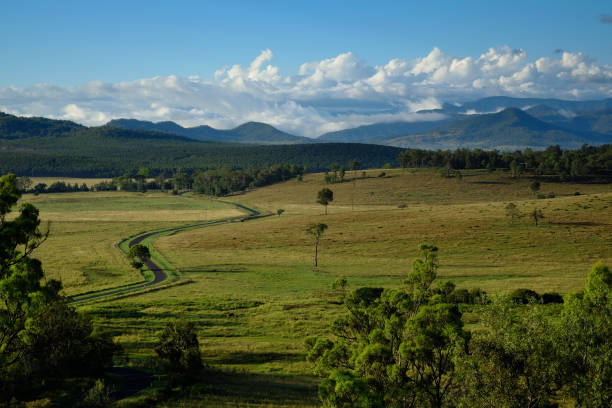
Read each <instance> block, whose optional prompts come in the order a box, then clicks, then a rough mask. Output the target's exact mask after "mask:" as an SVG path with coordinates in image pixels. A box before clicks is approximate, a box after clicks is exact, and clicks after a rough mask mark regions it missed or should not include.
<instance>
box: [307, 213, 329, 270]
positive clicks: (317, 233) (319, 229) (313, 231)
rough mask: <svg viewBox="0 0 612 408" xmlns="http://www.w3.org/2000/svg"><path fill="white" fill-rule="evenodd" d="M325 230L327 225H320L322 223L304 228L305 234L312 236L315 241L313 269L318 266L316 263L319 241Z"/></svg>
mask: <svg viewBox="0 0 612 408" xmlns="http://www.w3.org/2000/svg"><path fill="white" fill-rule="evenodd" d="M326 229H327V224H322V223H317V224H310V225H309V226H308V227H307V228H306V232H307V233H308V234H310V235H312V236H313V237H314V240H315V255H314V266H315V267H317V266H319V263H318V255H319V240H320V239H321V236H322V235H323V233H324V232H325V230H326Z"/></svg>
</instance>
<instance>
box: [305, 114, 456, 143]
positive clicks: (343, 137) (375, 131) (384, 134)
mask: <svg viewBox="0 0 612 408" xmlns="http://www.w3.org/2000/svg"><path fill="white" fill-rule="evenodd" d="M449 121H450V119H443V120H432V121H426V122H425V121H424V122H391V123H375V124H373V125H365V126H359V127H356V128H351V129H345V130H339V131H336V132H328V133H324V134H322V135H321V136H319V137H318V138H317V140H318V141H320V142H343V143H381V144H384V140H385V139H389V138H392V137H395V136H402V135H407V134H413V133H422V132H427V131H429V130H432V129H434V128H435V127H437V126H440V125H442V124H444V123H447V122H449Z"/></svg>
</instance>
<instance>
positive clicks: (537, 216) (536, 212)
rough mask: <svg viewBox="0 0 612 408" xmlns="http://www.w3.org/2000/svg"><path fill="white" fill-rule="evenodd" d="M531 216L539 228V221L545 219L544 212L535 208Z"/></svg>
mask: <svg viewBox="0 0 612 408" xmlns="http://www.w3.org/2000/svg"><path fill="white" fill-rule="evenodd" d="M530 215H531V218H533V221H534V222H535V225H536V227H537V226H538V221H539V220H541V219H542V218H544V214H543V213H542V210H540V209H538V208H534V209H533V211H532V212H531V214H530Z"/></svg>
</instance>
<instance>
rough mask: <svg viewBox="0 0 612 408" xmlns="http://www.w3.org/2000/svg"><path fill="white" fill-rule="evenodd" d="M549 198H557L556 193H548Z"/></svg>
mask: <svg viewBox="0 0 612 408" xmlns="http://www.w3.org/2000/svg"><path fill="white" fill-rule="evenodd" d="M546 197H547V198H555V193H548V195H547V196H546Z"/></svg>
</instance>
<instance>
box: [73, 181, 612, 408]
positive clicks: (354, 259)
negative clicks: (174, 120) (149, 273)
mask: <svg viewBox="0 0 612 408" xmlns="http://www.w3.org/2000/svg"><path fill="white" fill-rule="evenodd" d="M385 172H386V173H387V176H389V177H377V176H378V175H379V174H380V173H381V170H376V171H369V172H368V176H369V177H368V178H365V179H358V180H356V181H355V183H354V184H353V183H352V182H351V181H349V182H345V183H342V184H334V185H329V186H328V187H330V188H331V189H332V190H333V191H334V193H335V200H334V202H333V203H332V204H331V205H330V206H329V215H327V216H325V215H322V214H323V208H322V206H320V205H318V204H316V203H315V198H316V192H317V191H318V190H320V189H321V188H323V187H324V186H326V185H325V184H324V183H323V179H322V175H308V176H306V177H305V178H304V181H303V182H297V181H295V180H292V181H288V182H286V183H283V184H279V185H275V186H269V187H266V188H261V189H258V190H256V191H252V192H249V193H246V194H244V195H240V196H236V197H232V198H231V199H232V201H236V202H241V203H244V204H247V205H251V206H256V207H258V208H261V209H265V210H269V211H275V210H276V209H277V208H283V209H285V210H286V212H285V213H284V214H283V215H282V216H280V217H276V216H275V217H269V218H264V219H259V220H254V221H249V222H246V223H234V224H226V225H220V226H215V227H207V228H202V229H194V230H189V231H185V232H181V233H178V234H174V235H169V236H166V237H162V238H160V239H158V240H157V241H156V242H155V243H154V246H155V248H156V249H157V250H158V251H159V252H161V253H162V254H163V255H164V257H165V258H166V259H167V260H168V261H169V262H171V263H172V264H173V265H176V266H177V267H178V268H179V269H180V270H181V271H182V273H183V274H184V275H185V276H186V277H188V278H189V279H191V280H192V283H190V284H188V285H184V286H178V287H174V288H170V289H167V290H163V291H158V292H153V293H149V294H144V295H141V296H138V297H133V298H126V299H121V300H117V301H113V302H112V303H107V304H104V303H103V304H95V305H88V306H84V307H83V309H84V310H87V311H89V312H90V313H92V314H93V315H94V316H95V318H96V320H97V322H98V323H99V324H101V325H102V326H104V327H106V328H107V329H109V330H112V331H113V332H114V333H115V334H116V335H117V337H116V338H117V340H119V341H120V342H121V343H122V344H123V345H124V346H125V347H126V349H127V350H128V352H129V354H130V356H131V357H132V363H133V364H135V365H147V364H148V361H149V359H150V358H151V357H152V356H153V351H152V349H153V347H154V344H155V340H156V336H157V334H158V333H159V331H160V330H161V328H162V327H163V326H164V325H165V323H166V322H167V321H170V320H173V319H176V318H178V317H186V318H188V319H189V320H191V321H193V322H195V323H196V325H197V327H198V329H199V338H200V342H201V345H202V351H203V355H204V358H205V362H206V363H207V364H208V365H210V366H211V367H212V368H211V370H212V373H211V374H210V375H208V376H207V377H206V378H205V379H204V381H203V382H202V383H201V384H199V385H198V386H196V387H195V388H193V389H192V390H191V391H190V392H191V396H183V398H182V400H181V401H180V404H183V406H187V407H192V406H193V407H195V406H198V407H200V406H254V407H255V406H256V407H264V406H266V407H267V406H274V407H281V406H287V407H289V406H304V407H306V406H318V400H317V397H316V379H314V378H313V377H312V376H311V367H310V366H309V365H308V364H307V363H306V362H304V354H303V340H304V338H305V337H307V336H310V335H324V334H326V333H327V331H328V327H329V323H330V322H331V321H332V320H333V319H334V318H335V317H336V316H338V315H339V314H340V313H342V308H341V307H340V306H338V305H337V304H336V302H335V300H336V298H337V296H338V295H339V293H338V292H334V291H332V290H331V289H330V284H331V282H333V280H334V279H336V278H337V277H338V276H340V275H345V276H347V278H348V281H349V285H350V287H352V288H355V287H359V286H364V285H369V286H384V287H392V286H398V285H400V284H401V281H402V279H403V278H404V277H405V275H406V273H407V271H408V270H409V269H410V265H411V262H412V259H413V258H414V257H415V256H416V248H417V245H418V244H419V243H422V242H430V243H434V244H436V245H437V246H438V247H439V248H440V253H439V256H440V271H439V275H440V278H441V279H445V280H446V279H450V280H452V281H453V282H455V283H456V284H457V285H458V286H460V287H468V288H472V287H481V288H483V289H485V290H486V291H487V292H489V293H491V292H498V291H507V290H512V289H515V288H521V287H526V288H531V289H535V290H537V291H538V292H550V291H557V292H560V293H568V292H570V291H574V290H579V289H581V288H582V286H583V282H584V277H585V275H586V273H587V271H588V270H589V269H590V267H591V265H592V264H593V263H594V262H596V261H597V260H603V261H604V262H607V263H608V264H609V263H612V246H611V245H610V242H612V187H611V186H610V185H601V184H600V185H598V184H589V185H584V184H574V183H552V182H547V181H546V180H542V188H541V192H542V193H545V194H548V193H551V192H552V193H554V194H555V198H550V199H537V198H536V197H534V194H532V193H531V192H530V190H529V187H528V186H529V183H530V182H531V180H530V179H519V180H513V179H511V178H509V177H508V175H507V173H501V172H494V173H486V172H470V173H467V174H465V175H464V177H463V178H462V179H461V180H456V179H442V178H440V177H439V176H438V175H437V173H436V172H434V171H430V170H420V171H406V172H402V171H398V170H393V171H386V170H385ZM358 174H359V175H361V172H359V173H358ZM349 176H350V175H349ZM576 192H579V193H580V195H575V193H576ZM508 202H514V203H516V204H517V206H518V208H519V210H521V212H523V213H525V214H526V213H529V212H530V211H531V210H533V209H534V208H539V209H541V210H542V211H543V213H544V216H545V218H544V220H542V222H541V224H540V225H539V226H537V227H536V226H535V225H534V223H533V221H532V220H531V219H529V218H528V217H525V218H522V219H520V220H518V221H517V222H515V223H514V224H511V222H510V220H509V218H508V217H507V216H506V215H505V209H504V207H505V205H506V204H507V203H508ZM400 207H401V208H400ZM312 222H324V223H326V224H328V225H329V230H328V231H327V232H326V234H325V235H324V237H323V239H322V241H321V245H320V259H319V261H320V266H319V268H317V269H314V268H313V267H312V256H313V241H312V239H311V237H309V236H307V234H306V233H305V232H304V229H305V227H306V226H307V225H308V224H309V223H312ZM139 398H141V399H142V398H144V397H139ZM139 398H134V399H132V400H131V401H129V400H128V401H125V402H124V403H123V405H124V406H130V404H132V403H133V404H135V405H137V402H138V400H139ZM176 404H179V402H178V401H172V400H171V401H170V402H168V403H167V405H163V404H162V405H161V406H176Z"/></svg>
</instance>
